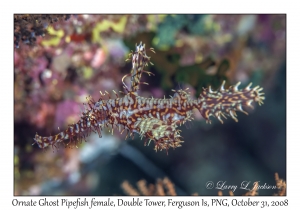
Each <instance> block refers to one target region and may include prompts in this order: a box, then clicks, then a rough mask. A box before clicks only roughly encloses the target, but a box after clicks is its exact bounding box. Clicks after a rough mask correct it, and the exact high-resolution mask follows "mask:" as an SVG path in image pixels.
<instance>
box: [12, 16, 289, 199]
mask: <svg viewBox="0 0 300 210" xmlns="http://www.w3.org/2000/svg"><path fill="white" fill-rule="evenodd" d="M14 23H15V24H14V48H15V50H14V193H15V195H124V192H123V190H122V188H121V184H122V183H123V182H124V180H128V183H137V182H138V181H139V180H145V181H147V182H148V183H155V181H156V180H162V179H163V178H164V177H168V178H169V180H170V182H171V183H173V185H174V189H175V190H176V194H177V195H192V194H193V193H198V194H199V195H217V194H218V191H219V190H218V189H211V190H209V189H206V182H208V181H213V182H214V183H217V182H218V181H221V180H223V181H226V184H228V185H238V186H239V185H240V184H241V183H242V182H243V181H245V180H248V181H251V185H252V184H253V183H254V182H255V181H260V182H259V183H260V184H261V185H263V184H264V183H267V184H269V185H274V178H273V177H274V173H275V172H278V174H279V175H280V177H281V178H283V179H284V180H285V179H286V16H285V15H275V14H273V15H193V14H187V15H149V14H148V15H87V14H84V15H83V14H82V15H15V16H14ZM140 41H142V42H144V43H145V44H146V47H147V48H150V47H153V48H155V51H156V54H153V53H148V54H149V55H150V56H151V61H152V63H154V66H150V67H148V70H149V71H151V72H153V73H154V74H155V76H151V77H148V76H147V75H144V76H143V78H142V80H143V81H145V82H147V83H149V85H148V86H147V85H142V86H141V90H140V95H142V96H147V97H151V96H153V97H164V95H166V96H169V95H172V94H171V89H179V88H185V87H189V88H190V90H191V92H192V94H193V96H195V97H196V96H198V95H199V94H200V92H201V90H202V87H208V86H209V85H211V86H212V87H213V88H218V87H219V86H220V85H221V82H222V81H223V80H226V81H227V82H226V84H227V85H228V86H229V85H232V84H235V83H237V82H238V81H241V82H242V85H241V87H242V88H243V87H245V86H246V85H247V84H248V83H250V82H252V83H253V84H254V85H260V86H262V87H264V91H265V93H266V100H265V104H264V105H263V106H262V107H256V108H255V110H254V111H252V110H249V111H250V115H249V116H246V115H243V114H242V113H238V115H239V122H238V123H236V122H234V121H233V120H231V119H228V120H226V121H225V123H224V124H223V125H222V124H221V123H220V122H219V121H217V120H215V119H214V120H213V123H212V124H206V123H205V120H203V119H202V117H201V116H200V114H199V113H197V112H195V118H196V120H195V121H193V122H192V123H190V124H189V125H187V126H182V127H181V128H180V129H182V134H181V135H182V136H183V137H184V141H185V142H184V143H183V146H182V147H181V148H178V149H176V150H174V151H173V150H170V151H169V153H168V155H167V154H166V153H165V152H157V153H156V152H155V151H154V150H153V146H152V145H151V146H149V147H148V146H146V147H144V144H143V141H141V140H140V139H139V138H138V137H137V136H136V138H135V139H134V140H131V139H127V140H126V141H125V140H124V138H125V135H126V134H122V135H121V134H119V132H114V135H111V133H109V132H108V131H107V130H106V131H104V134H103V138H98V136H97V135H96V134H95V135H91V136H90V137H89V138H88V140H87V142H84V143H83V144H81V145H79V148H64V147H63V146H61V147H60V148H59V149H58V150H56V149H55V150H54V151H53V150H52V149H51V148H50V149H46V150H45V151H43V150H41V149H39V148H38V147H37V145H34V146H32V143H33V137H34V135H35V133H36V132H38V133H39V134H40V135H42V136H48V135H49V134H55V133H57V132H58V127H59V129H61V130H63V129H65V128H66V127H67V125H68V124H71V123H73V122H76V121H77V120H79V117H80V113H81V110H83V105H82V103H84V102H86V97H87V96H88V95H91V96H92V97H93V98H94V99H96V100H98V98H99V96H100V95H99V91H100V90H101V91H105V90H107V91H108V92H109V93H112V90H115V91H122V84H121V79H122V77H123V75H125V74H127V73H129V71H130V69H131V63H130V62H127V63H126V62H125V59H126V58H127V55H128V53H129V52H130V50H133V49H134V46H135V43H139V42H140ZM227 192H228V191H226V192H223V194H226V193H227ZM245 193H246V192H245V190H240V189H238V190H237V191H235V192H234V194H235V195H242V194H245ZM273 193H274V191H272V190H260V191H259V195H272V194H273Z"/></svg>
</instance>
